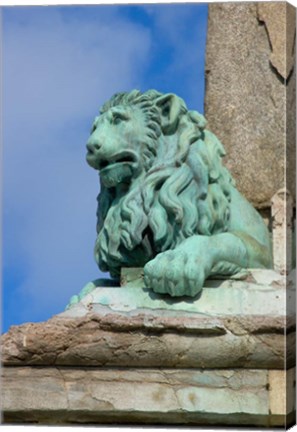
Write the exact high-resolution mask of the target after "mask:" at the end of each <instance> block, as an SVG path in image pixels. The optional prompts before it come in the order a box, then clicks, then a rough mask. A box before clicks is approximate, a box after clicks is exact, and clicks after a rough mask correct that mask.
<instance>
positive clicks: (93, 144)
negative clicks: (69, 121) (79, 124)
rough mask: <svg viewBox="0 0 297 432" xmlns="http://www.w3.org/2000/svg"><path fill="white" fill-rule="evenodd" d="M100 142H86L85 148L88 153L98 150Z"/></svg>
mask: <svg viewBox="0 0 297 432" xmlns="http://www.w3.org/2000/svg"><path fill="white" fill-rule="evenodd" d="M100 148H101V144H99V143H98V142H88V143H87V150H88V152H89V153H96V151H98V150H100Z"/></svg>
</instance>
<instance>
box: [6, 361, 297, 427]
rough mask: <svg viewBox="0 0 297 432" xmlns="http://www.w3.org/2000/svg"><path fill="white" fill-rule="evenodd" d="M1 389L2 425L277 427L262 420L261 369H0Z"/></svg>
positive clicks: (277, 418) (264, 380)
mask: <svg viewBox="0 0 297 432" xmlns="http://www.w3.org/2000/svg"><path fill="white" fill-rule="evenodd" d="M280 373H283V372H280ZM2 383H3V386H4V388H5V392H4V397H3V401H2V409H3V415H4V421H5V422H14V423H15V422H39V423H45V424H51V423H55V424H58V423H114V422H117V421H118V422H121V423H125V422H127V423H133V422H135V423H146V422H150V423H161V424H164V423H167V424H168V423H176V424H179V423H184V424H208V425H212V424H226V425H237V424H241V425H265V426H270V425H271V424H273V425H283V420H284V417H283V415H279V410H278V411H277V412H275V413H273V414H274V415H273V418H272V417H271V416H270V411H271V396H270V389H269V374H268V372H267V371H266V370H262V371H261V370H233V371H229V370H179V369H175V370H172V369H162V370H158V369H149V370H148V369H137V370H123V369H112V370H107V369H102V370H98V369H91V368H88V369H82V368H81V369H71V368H36V367H25V368H22V367H16V368H3V369H2ZM273 404H274V402H272V406H274V405H273ZM291 421H292V420H291Z"/></svg>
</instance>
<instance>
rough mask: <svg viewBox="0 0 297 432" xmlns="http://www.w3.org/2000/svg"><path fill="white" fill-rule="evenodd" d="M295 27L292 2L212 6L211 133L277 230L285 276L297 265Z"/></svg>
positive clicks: (277, 263) (278, 264)
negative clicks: (296, 234) (296, 219)
mask: <svg viewBox="0 0 297 432" xmlns="http://www.w3.org/2000/svg"><path fill="white" fill-rule="evenodd" d="M295 29H296V11H295V8H294V7H293V6H291V5H289V4H288V3H285V2H261V3H256V2H255V3H237V2H234V3H216V4H210V5H209V18H208V37H207V53H206V97H205V115H206V118H207V120H208V127H209V129H210V130H211V131H213V132H214V133H215V134H216V135H217V136H218V137H219V138H220V140H221V141H222V142H223V144H224V146H225V149H226V151H227V156H226V159H225V163H226V165H227V167H228V168H229V169H230V171H231V173H232V174H233V176H234V178H235V180H236V184H237V188H238V189H239V190H240V191H241V192H242V194H243V195H244V196H245V197H246V198H247V199H248V200H249V201H250V202H251V203H252V204H253V205H254V206H255V207H256V208H257V209H258V210H260V212H261V214H262V216H263V217H264V218H265V219H266V220H267V223H268V224H269V228H270V229H271V230H272V231H273V233H272V239H273V252H274V268H275V270H277V271H280V272H283V273H288V272H289V271H290V269H291V264H292V266H293V267H294V261H295V256H294V254H292V251H293V249H294V247H295V243H294V241H293V239H294V233H292V227H293V226H294V223H293V217H294V214H293V206H294V204H295V202H296V186H295V185H296V183H295V176H296V70H295V69H296V67H295V32H296V30H295ZM284 191H285V193H283V192H284ZM280 221H281V222H280Z"/></svg>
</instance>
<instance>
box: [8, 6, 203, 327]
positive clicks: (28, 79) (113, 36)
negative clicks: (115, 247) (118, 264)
mask: <svg viewBox="0 0 297 432" xmlns="http://www.w3.org/2000/svg"><path fill="white" fill-rule="evenodd" d="M2 23H3V26H2V35H3V38H2V40H3V41H2V47H3V99H2V101H3V171H4V174H3V176H4V179H3V284H2V311H3V324H2V331H7V329H8V328H9V326H10V325H13V324H20V323H23V322H28V321H31V322H34V321H43V320H47V319H48V318H50V317H51V316H52V315H54V314H57V313H59V312H61V311H63V309H64V307H65V305H66V304H67V303H68V301H69V298H70V297H71V295H73V294H77V293H78V292H79V291H80V290H81V288H82V287H83V286H84V285H85V284H86V283H87V282H89V281H90V280H93V279H96V278H97V277H99V276H100V272H99V270H98V269H97V266H96V264H95V261H94V258H93V246H94V242H95V237H96V232H95V225H96V219H95V213H96V195H97V193H98V176H97V173H96V172H95V171H94V170H92V169H91V168H90V167H89V166H88V165H87V164H86V162H85V143H86V141H87V138H88V134H89V130H90V127H91V124H92V121H93V118H94V117H95V115H96V114H97V113H98V110H99V107H100V106H101V105H102V104H103V103H104V102H105V101H106V100H107V99H109V98H110V97H111V96H112V95H113V94H114V93H115V92H118V91H129V90H131V89H132V88H138V89H140V90H142V91H145V90H147V89H149V88H155V89H157V90H159V91H162V92H174V93H177V94H178V95H179V96H181V97H182V98H184V99H185V101H186V103H187V105H188V107H189V108H190V109H196V110H198V111H200V112H203V98H204V54H205V43H206V27H207V5H206V4H201V3H200V4H188V5H187V4H180V5H178V4H164V5H158V4H150V5H139V6H113V5H108V6H79V7H72V6H65V7H61V6H60V7H44V6H42V7H13V8H9V7H7V8H2Z"/></svg>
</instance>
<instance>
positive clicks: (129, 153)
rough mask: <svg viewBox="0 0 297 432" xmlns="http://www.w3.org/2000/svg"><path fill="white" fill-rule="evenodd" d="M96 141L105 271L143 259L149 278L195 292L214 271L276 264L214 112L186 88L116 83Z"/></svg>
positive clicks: (100, 253)
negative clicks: (212, 119) (189, 98)
mask: <svg viewBox="0 0 297 432" xmlns="http://www.w3.org/2000/svg"><path fill="white" fill-rule="evenodd" d="M87 150H88V152H87V162H88V163H89V165H90V166H91V167H93V168H94V169H96V170H98V171H99V174H100V183H101V190H100V194H99V196H98V211H97V218H98V222H97V233H98V236H97V240H96V244H95V259H96V262H97V263H98V266H99V268H100V269H101V270H102V271H108V272H109V273H110V275H111V276H112V277H113V278H115V279H117V278H119V276H120V271H121V268H122V267H144V282H145V285H146V287H147V288H151V289H152V290H153V291H154V292H156V293H164V294H170V295H171V296H183V295H187V296H191V297H194V296H196V295H197V294H199V292H200V291H201V289H202V287H203V284H204V281H205V279H207V278H209V277H211V276H214V275H225V276H226V275H232V274H235V273H237V272H238V271H240V270H241V269H243V268H265V267H266V268H271V266H272V254H271V245H270V238H269V233H268V230H267V228H266V226H265V224H264V222H263V220H262V218H261V216H260V215H259V214H258V213H257V212H256V210H255V209H254V208H253V207H252V206H251V205H250V204H249V202H248V201H247V200H246V199H245V198H244V197H243V196H242V195H241V194H240V193H239V192H238V190H237V189H236V188H235V185H234V181H233V179H232V176H231V174H230V173H229V171H228V170H227V169H226V168H225V167H224V166H223V165H222V162H221V159H222V157H223V156H224V155H225V151H224V148H223V145H222V144H221V142H220V141H219V140H218V138H217V137H216V136H215V135H213V134H212V133H211V132H210V131H209V130H207V129H206V120H205V118H204V117H203V116H202V115H201V114H199V113H198V112H196V111H190V110H188V109H187V107H186V104H185V102H184V101H183V100H182V99H181V98H180V97H178V96H176V95H175V94H171V93H170V94H161V93H159V92H157V91H156V90H149V91H147V92H145V93H141V92H139V91H138V90H133V91H131V92H129V93H117V94H116V95H114V96H113V97H112V98H111V99H110V100H109V101H108V102H107V103H105V104H104V105H103V107H102V108H101V111H100V115H99V116H98V117H96V118H95V121H94V124H93V127H92V131H91V135H90V138H89V140H88V143H87ZM87 292H89V289H87V290H86V293H87Z"/></svg>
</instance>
